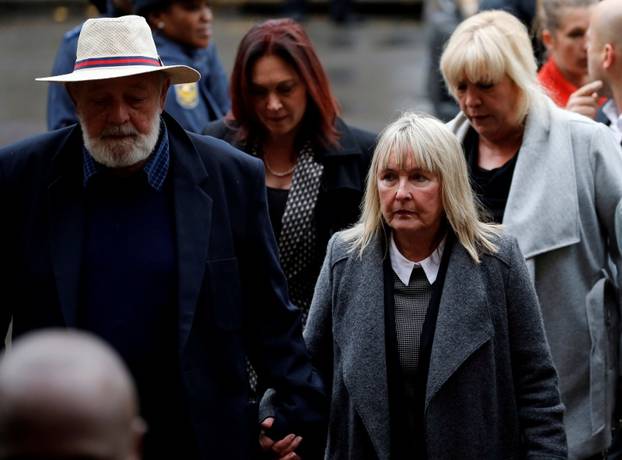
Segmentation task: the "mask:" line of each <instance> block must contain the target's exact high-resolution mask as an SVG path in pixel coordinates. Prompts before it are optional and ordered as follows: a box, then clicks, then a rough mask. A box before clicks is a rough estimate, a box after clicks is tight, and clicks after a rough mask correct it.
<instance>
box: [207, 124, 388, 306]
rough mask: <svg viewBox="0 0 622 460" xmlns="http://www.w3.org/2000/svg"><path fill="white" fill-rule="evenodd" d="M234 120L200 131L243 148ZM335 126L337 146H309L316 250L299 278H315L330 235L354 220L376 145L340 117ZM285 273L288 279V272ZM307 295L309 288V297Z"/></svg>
mask: <svg viewBox="0 0 622 460" xmlns="http://www.w3.org/2000/svg"><path fill="white" fill-rule="evenodd" d="M234 123H235V122H230V121H224V120H219V121H216V122H214V123H210V124H209V125H208V126H207V128H206V129H205V131H204V134H208V135H210V136H214V137H217V138H219V139H223V140H225V141H227V142H230V143H232V144H233V145H234V146H236V147H238V148H239V149H241V150H244V149H245V146H244V145H243V144H240V143H238V142H236V140H235V134H236V131H235V127H234ZM335 127H336V128H337V131H338V133H339V135H340V138H339V146H337V147H332V148H322V147H320V146H313V152H314V154H315V159H316V161H318V162H319V163H321V164H322V165H324V172H323V174H322V182H321V184H320V192H319V196H318V200H317V202H316V205H315V219H316V225H317V231H318V233H317V235H316V236H317V247H318V253H317V254H316V257H315V260H314V261H311V263H309V264H308V269H307V270H304V271H302V272H300V273H297V274H295V275H293V276H297V277H302V278H303V279H313V280H315V279H316V278H317V276H318V274H319V272H320V267H321V266H322V261H323V260H324V254H325V251H326V245H327V244H328V240H329V239H330V237H331V236H332V235H333V234H334V233H335V232H337V231H339V230H342V229H344V228H346V227H349V226H350V225H352V224H354V223H355V222H356V221H357V220H358V217H359V212H360V208H359V206H360V203H361V200H362V198H363V193H364V191H365V179H366V177H367V171H368V170H369V164H370V162H371V157H372V154H373V151H374V147H375V146H376V136H375V135H374V134H372V133H370V132H368V131H364V130H361V129H358V128H354V127H351V126H348V125H347V124H346V123H344V121H343V120H341V119H340V118H338V119H337V121H336V123H335ZM287 275H288V277H290V280H291V276H292V274H289V273H288V274H287ZM311 296H312V293H311V292H309V298H311Z"/></svg>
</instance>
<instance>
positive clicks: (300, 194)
mask: <svg viewBox="0 0 622 460" xmlns="http://www.w3.org/2000/svg"><path fill="white" fill-rule="evenodd" d="M250 150H251V154H252V155H253V156H256V157H259V158H261V155H260V154H259V152H260V149H259V147H258V146H257V145H255V146H253V147H252V148H251V149H250ZM323 172H324V165H322V164H321V163H318V162H317V161H315V158H314V155H313V149H312V148H311V143H310V142H306V143H305V144H304V145H303V146H302V148H301V149H300V152H299V153H298V159H297V161H296V168H295V169H294V177H293V178H292V186H291V188H290V190H289V194H288V195H287V203H286V204H285V212H284V213H283V218H282V224H283V227H282V229H281V235H280V237H279V241H278V246H279V255H280V261H281V265H282V267H283V271H284V272H285V276H286V277H287V285H288V289H289V296H290V299H291V301H292V302H293V303H294V305H296V306H297V307H298V308H299V309H300V311H301V314H302V324H303V325H304V324H305V323H306V321H307V315H308V313H309V307H310V306H311V299H312V296H313V288H314V287H315V281H316V280H315V279H309V277H307V276H299V275H301V274H302V275H304V272H305V269H306V268H307V267H308V266H309V265H310V264H312V263H313V261H314V259H315V258H316V257H317V250H316V249H317V229H316V224H315V204H316V202H317V198H318V195H319V192H320V184H321V182H322V173H323ZM247 370H248V373H249V380H250V385H251V388H252V390H253V392H254V390H255V389H256V387H257V374H256V372H255V370H254V369H253V368H252V366H251V365H250V363H248V362H247Z"/></svg>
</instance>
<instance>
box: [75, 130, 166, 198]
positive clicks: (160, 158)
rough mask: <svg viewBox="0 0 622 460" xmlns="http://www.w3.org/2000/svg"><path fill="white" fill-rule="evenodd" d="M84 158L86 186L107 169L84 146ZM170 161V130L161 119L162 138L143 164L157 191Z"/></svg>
mask: <svg viewBox="0 0 622 460" xmlns="http://www.w3.org/2000/svg"><path fill="white" fill-rule="evenodd" d="M82 158H83V160H84V161H83V172H84V181H83V184H84V186H85V187H86V185H87V184H88V182H89V180H90V179H91V178H92V177H93V176H94V175H95V174H97V173H98V172H100V171H103V170H105V169H106V167H105V166H103V165H101V164H99V163H97V162H96V161H95V160H94V159H93V157H92V156H91V154H90V153H89V151H88V150H87V149H86V147H84V148H83V149H82ZM169 163H170V153H169V144H168V131H167V130H166V124H165V123H164V121H160V138H159V139H158V143H157V144H156V146H155V148H154V149H153V153H152V154H151V155H150V156H149V160H147V163H145V166H143V171H144V172H145V174H146V175H147V182H148V183H149V185H150V186H151V187H152V188H153V189H154V190H156V191H160V190H162V186H163V185H164V180H165V179H166V174H167V173H168V166H169Z"/></svg>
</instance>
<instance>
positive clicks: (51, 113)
mask: <svg viewBox="0 0 622 460" xmlns="http://www.w3.org/2000/svg"><path fill="white" fill-rule="evenodd" d="M91 3H92V4H94V5H95V6H96V7H97V8H98V9H99V11H100V12H101V13H102V16H104V17H117V16H122V15H124V14H131V12H132V4H131V1H130V0H105V1H100V2H96V1H92V2H91ZM81 30H82V24H80V25H79V26H77V27H74V28H73V29H71V30H70V31H69V32H67V33H65V35H63V39H62V41H61V43H60V46H59V47H58V52H57V53H56V58H55V59H54V64H53V65H52V75H62V74H66V73H70V72H71V71H72V70H73V66H74V64H75V62H76V50H77V49H78V37H79V35H80V31H81ZM77 121H78V118H77V116H76V111H75V108H74V106H73V102H71V98H70V97H69V93H68V92H67V90H66V89H65V86H64V85H50V86H49V87H48V99H47V126H48V130H50V131H51V130H53V129H59V128H64V127H65V126H69V125H73V124H74V123H77Z"/></svg>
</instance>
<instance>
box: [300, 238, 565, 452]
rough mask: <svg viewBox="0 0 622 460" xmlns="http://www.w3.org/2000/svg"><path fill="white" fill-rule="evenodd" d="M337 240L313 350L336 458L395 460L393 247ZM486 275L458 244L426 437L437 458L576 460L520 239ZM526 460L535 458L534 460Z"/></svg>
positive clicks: (319, 291) (504, 247)
mask: <svg viewBox="0 0 622 460" xmlns="http://www.w3.org/2000/svg"><path fill="white" fill-rule="evenodd" d="M381 238H383V237H381V236H379V237H377V238H376V239H375V240H374V241H373V242H372V243H370V245H369V246H368V247H367V248H366V249H365V252H364V254H363V256H362V258H359V256H358V253H356V252H355V253H352V252H349V251H348V248H349V243H346V242H344V240H343V237H342V232H340V233H337V234H336V235H335V236H334V237H333V238H332V239H331V241H330V243H329V246H328V250H327V255H326V259H325V261H324V265H323V267H322V271H321V274H320V277H319V279H318V283H317V285H316V289H315V296H314V298H313V303H312V305H311V311H310V313H309V319H308V322H307V326H306V329H305V340H306V342H307V345H308V347H309V351H310V353H311V355H312V359H313V362H314V365H315V366H316V368H317V369H318V371H319V372H320V373H321V374H322V376H323V377H324V378H325V379H326V384H327V386H328V387H329V388H331V409H330V425H329V436H328V445H327V451H326V458H327V459H330V460H346V459H348V460H363V459H379V460H388V459H390V432H389V431H390V429H389V426H390V422H389V417H390V416H389V401H388V394H389V393H388V386H387V367H386V350H385V319H384V282H383V258H384V250H383V247H384V244H383V243H382V241H381ZM498 244H499V251H498V253H497V254H495V255H484V256H483V257H482V261H481V264H479V265H477V264H475V262H474V261H473V260H472V259H471V258H470V256H469V255H468V253H467V252H466V250H465V249H464V248H463V247H462V246H461V245H460V244H459V243H455V244H454V246H453V249H452V252H451V254H450V258H449V263H448V268H447V274H446V277H445V283H444V287H443V291H442V295H441V300H440V306H439V311H438V319H437V324H436V330H435V334H434V341H433V345H432V351H431V356H430V366H429V373H428V380H427V389H426V395H425V439H426V448H427V452H428V458H429V459H434V460H445V459H457V458H460V459H463V460H470V459H472V460H487V459H488V460H501V459H510V458H517V459H518V458H530V459H536V458H537V459H554V458H555V459H557V458H566V439H565V434H564V430H563V426H562V418H563V406H562V404H561V402H560V396H559V392H558V388H557V375H556V372H555V369H554V367H553V364H552V361H551V357H550V352H549V348H548V345H547V343H546V339H545V337H544V330H543V326H542V319H541V316H540V310H539V308H538V302H537V299H536V295H535V292H534V291H533V287H532V284H531V282H530V280H529V275H528V273H527V269H526V268H525V263H524V260H523V256H522V254H521V253H520V250H519V249H518V246H517V244H516V241H515V240H513V239H510V238H507V237H502V238H501V239H500V240H499V242H498ZM520 452H525V453H526V454H527V455H526V456H523V455H521V454H520Z"/></svg>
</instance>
